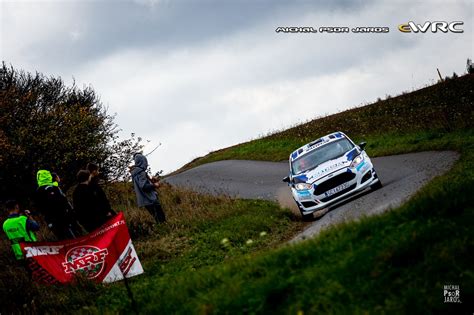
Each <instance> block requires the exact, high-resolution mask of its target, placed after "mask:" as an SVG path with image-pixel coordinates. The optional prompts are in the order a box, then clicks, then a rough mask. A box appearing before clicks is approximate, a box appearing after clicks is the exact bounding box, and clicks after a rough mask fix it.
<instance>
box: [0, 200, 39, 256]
mask: <svg viewBox="0 0 474 315" xmlns="http://www.w3.org/2000/svg"><path fill="white" fill-rule="evenodd" d="M6 206H7V211H8V218H7V219H6V220H5V222H3V231H4V232H5V234H6V235H7V237H8V239H9V240H10V242H11V245H12V250H13V253H14V254H15V258H16V259H17V260H22V259H24V257H23V253H22V251H21V247H20V242H36V235H35V233H34V232H35V231H38V230H39V224H38V223H37V222H36V221H34V220H33V219H32V218H31V217H30V211H29V210H25V211H23V213H21V211H20V206H19V205H18V202H16V201H15V200H9V201H7V204H6Z"/></svg>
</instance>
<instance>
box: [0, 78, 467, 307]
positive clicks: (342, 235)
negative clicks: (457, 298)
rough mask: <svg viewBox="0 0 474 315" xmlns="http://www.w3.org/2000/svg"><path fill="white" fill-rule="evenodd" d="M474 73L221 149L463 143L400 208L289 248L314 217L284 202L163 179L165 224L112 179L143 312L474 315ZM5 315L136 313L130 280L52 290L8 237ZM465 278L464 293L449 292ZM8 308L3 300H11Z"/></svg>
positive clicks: (220, 154)
mask: <svg viewBox="0 0 474 315" xmlns="http://www.w3.org/2000/svg"><path fill="white" fill-rule="evenodd" d="M473 83H474V77H473V76H463V77H461V78H455V79H452V80H448V81H446V82H442V83H439V84H436V85H434V86H431V87H427V88H425V89H422V90H419V91H415V92H413V93H409V94H406V95H401V96H399V97H396V98H391V99H388V100H384V101H381V102H378V103H375V104H372V105H369V106H365V107H362V108H355V109H352V110H349V111H346V112H342V113H338V114H335V115H332V116H329V117H326V118H321V119H318V120H315V121H312V122H308V123H306V124H303V125H301V126H296V127H294V128H291V129H289V130H285V131H282V132H280V133H276V134H273V135H270V136H268V137H265V138H262V139H258V140H255V141H251V142H248V143H244V144H241V145H238V146H235V147H232V148H227V149H224V150H221V151H217V152H214V153H211V154H210V155H208V156H206V157H204V158H201V159H199V160H196V161H194V162H193V163H192V164H190V165H188V166H187V167H190V166H191V165H198V164H200V163H205V162H209V161H212V160H218V159H223V158H229V159H230V158H233V159H234V158H243V159H261V160H283V159H286V158H287V156H288V154H289V153H290V152H291V151H292V150H293V149H294V148H295V147H298V146H299V145H301V144H304V143H305V142H307V141H308V140H310V139H313V138H316V137H319V136H321V135H322V134H325V133H328V132H330V131H333V130H342V131H344V132H346V133H347V134H348V135H350V136H351V137H353V138H355V140H362V139H364V140H367V141H368V143H369V144H368V150H369V152H370V154H372V155H382V154H385V153H402V152H411V151H419V150H439V149H447V150H456V151H458V152H459V153H460V154H461V157H460V159H459V160H458V161H457V162H456V164H455V166H454V167H453V169H452V170H450V171H449V172H448V173H447V174H445V175H443V176H441V177H438V178H436V179H435V180H434V181H432V182H431V183H429V184H428V185H427V186H425V187H424V188H423V189H422V190H421V191H420V192H418V193H417V194H416V195H415V196H414V197H413V198H411V199H410V201H409V202H407V203H406V204H405V205H403V206H402V207H400V208H397V209H393V211H390V212H388V213H385V214H382V215H378V216H374V217H370V218H364V219H362V220H361V221H359V222H352V223H346V224H342V225H338V226H336V227H333V228H330V229H327V230H326V231H324V232H323V233H321V234H320V235H319V236H318V237H316V238H314V239H311V240H306V241H303V242H301V243H298V244H295V245H282V244H285V241H286V240H288V239H289V238H290V237H291V236H293V235H295V234H296V233H298V232H299V231H300V230H301V229H302V228H303V227H304V223H302V222H301V221H299V217H295V216H294V215H293V214H292V213H291V212H290V211H289V210H287V209H281V208H279V207H278V205H276V204H275V203H272V202H267V201H256V200H255V201H254V200H234V199H230V198H228V197H225V196H223V197H212V196H205V195H199V194H196V193H193V192H188V191H183V190H179V189H174V188H171V187H163V188H162V189H161V191H160V196H161V198H162V201H163V204H164V208H165V211H166V213H167V215H168V218H169V221H168V223H167V224H166V225H160V226H153V223H152V219H151V218H150V217H149V216H148V215H147V214H146V213H145V212H144V211H142V210H139V209H135V208H133V207H130V206H124V205H127V204H130V202H133V195H132V194H131V191H130V189H131V188H130V187H128V186H124V187H113V191H114V192H115V194H114V196H117V197H114V200H115V203H116V208H117V209H118V210H122V209H125V213H126V218H127V223H128V226H129V229H130V231H131V234H132V237H133V239H134V244H135V246H136V249H137V252H138V255H139V257H140V259H141V261H142V263H143V265H144V269H145V274H144V275H141V276H138V277H135V278H132V279H130V287H131V289H132V291H133V294H134V297H135V299H136V302H137V311H138V312H139V313H144V314H170V313H173V314H221V313H232V314H233V313H251V314H257V313H258V314H315V313H342V314H348V313H349V314H365V313H397V314H399V313H416V314H432V313H440V314H441V313H443V314H448V313H449V314H462V313H466V314H472V312H473V311H474V264H473V263H472V261H473V259H474V254H473V253H474V229H473V228H472V227H473V226H474V194H473V193H472V187H474V128H473V109H474V106H473V104H474V101H473V100H474V93H473V87H474V84H473ZM0 245H2V250H1V251H0V253H1V255H0V262H1V264H2V266H4V268H3V269H2V270H0V284H1V285H0V296H1V298H0V299H1V300H0V302H1V303H0V306H1V309H2V313H12V312H15V313H19V312H22V311H23V312H30V311H32V312H39V313H45V312H48V313H65V312H67V313H71V312H78V313H131V312H133V308H132V305H131V303H130V301H129V298H128V296H127V292H126V290H125V288H124V285H123V283H114V284H111V285H95V284H92V283H88V282H86V281H79V282H78V283H77V284H76V285H75V286H69V287H54V286H49V287H44V286H37V285H35V284H32V283H30V282H29V281H28V279H27V277H26V276H25V273H24V272H22V271H21V270H19V269H18V268H17V267H15V266H14V265H13V261H12V258H11V255H9V252H8V243H6V242H3V243H0ZM450 284H454V285H459V287H460V295H461V301H462V303H461V304H449V303H444V297H443V294H444V285H450ZM3 310H4V311H3Z"/></svg>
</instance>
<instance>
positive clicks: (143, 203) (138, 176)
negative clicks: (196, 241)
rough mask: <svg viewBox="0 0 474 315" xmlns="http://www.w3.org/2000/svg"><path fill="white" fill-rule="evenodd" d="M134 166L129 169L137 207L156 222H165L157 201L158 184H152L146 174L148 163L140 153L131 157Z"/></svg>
mask: <svg viewBox="0 0 474 315" xmlns="http://www.w3.org/2000/svg"><path fill="white" fill-rule="evenodd" d="M133 159H134V161H135V165H133V166H132V167H131V168H130V173H132V181H133V187H134V189H135V194H136V195H137V204H138V206H139V207H145V208H146V209H147V210H148V212H150V214H151V215H152V216H153V218H154V219H155V221H156V222H165V221H166V218H165V213H164V212H163V208H162V207H161V204H160V202H159V200H158V193H157V192H156V188H158V186H159V183H158V182H156V183H153V182H152V181H151V179H150V177H149V176H148V174H147V173H146V170H147V168H148V161H147V159H146V157H145V156H144V155H142V154H140V153H137V154H135V155H134V156H133Z"/></svg>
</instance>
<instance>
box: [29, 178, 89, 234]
mask: <svg viewBox="0 0 474 315" xmlns="http://www.w3.org/2000/svg"><path fill="white" fill-rule="evenodd" d="M36 179H37V182H38V189H37V190H36V193H35V197H34V205H35V207H36V208H37V209H38V210H39V212H40V213H41V214H43V216H44V219H45V221H46V223H47V224H48V228H50V229H51V231H52V232H53V234H54V235H56V237H57V238H58V239H59V240H62V239H69V238H76V237H78V236H80V235H81V229H80V227H79V225H78V224H77V220H76V216H75V213H74V210H73V208H72V206H71V204H70V203H69V201H68V200H67V198H66V196H65V195H64V193H63V192H62V191H61V189H59V187H58V186H57V185H55V184H54V183H53V177H52V175H51V172H49V171H48V170H39V171H38V173H37V174H36Z"/></svg>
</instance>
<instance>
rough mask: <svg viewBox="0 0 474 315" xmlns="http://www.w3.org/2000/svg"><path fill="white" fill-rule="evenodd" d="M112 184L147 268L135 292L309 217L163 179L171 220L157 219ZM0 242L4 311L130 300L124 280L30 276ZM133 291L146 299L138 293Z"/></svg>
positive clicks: (225, 257) (262, 243)
mask: <svg viewBox="0 0 474 315" xmlns="http://www.w3.org/2000/svg"><path fill="white" fill-rule="evenodd" d="M113 190H114V193H113V192H112V191H109V192H108V194H109V196H111V197H113V198H114V200H115V203H116V204H124V205H127V206H120V205H119V206H116V207H115V208H116V209H117V210H123V211H124V213H125V216H126V221H127V225H128V227H129V231H130V234H131V235H132V238H133V240H134V245H135V248H136V250H137V253H138V256H139V257H140V260H141V262H142V265H143V267H144V270H145V274H144V275H141V276H138V277H136V278H133V279H131V280H130V282H131V285H132V288H133V290H134V291H135V290H136V285H137V284H139V283H151V284H152V283H154V282H155V281H156V279H161V278H166V277H173V276H176V275H186V274H190V273H194V272H195V271H196V270H200V269H202V268H205V267H208V266H215V265H219V264H226V263H228V262H230V261H232V260H234V259H236V258H238V257H242V256H244V255H250V256H252V255H255V254H256V253H259V252H263V251H268V250H270V249H272V248H275V247H277V246H279V245H280V244H281V243H284V242H286V241H287V240H288V239H290V238H291V237H292V236H293V235H295V233H297V232H298V231H301V230H302V229H303V227H304V225H305V224H306V223H303V222H302V221H301V220H300V218H299V216H296V215H295V214H293V213H292V212H291V211H290V210H288V209H282V208H280V207H279V206H278V205H277V204H276V203H273V202H269V201H258V200H235V199H231V198H229V197H226V196H219V197H215V196H209V195H201V194H198V193H195V192H192V191H187V190H183V189H179V188H172V187H170V186H168V185H164V186H162V187H161V188H160V197H161V202H162V204H163V207H164V209H165V212H166V215H167V223H166V224H164V225H155V224H154V221H153V219H152V218H151V216H150V215H149V214H148V213H147V212H146V210H144V209H137V208H135V207H133V206H129V205H132V202H134V195H133V191H132V187H131V185H116V186H115V187H113ZM262 232H263V233H262ZM40 234H41V238H42V239H45V238H48V237H50V236H51V235H49V234H48V231H47V230H43V231H42V232H41V233H40ZM224 239H227V242H223V240H224ZM249 240H251V241H249ZM0 247H1V251H0V263H1V264H2V266H4V268H3V269H2V270H0V282H1V286H0V302H1V303H0V312H2V313H3V312H6V313H11V312H15V311H18V310H20V309H21V308H23V305H25V307H26V308H28V309H34V310H36V311H38V312H40V313H43V312H52V313H64V312H71V311H73V310H75V311H86V310H89V311H94V310H95V311H97V309H96V306H94V302H95V301H97V298H99V299H100V301H102V302H99V305H101V304H100V303H104V304H103V305H104V306H105V307H104V310H111V309H113V310H123V309H127V308H129V307H130V305H129V300H128V298H127V295H126V291H125V289H124V286H123V283H116V284H112V285H95V284H92V283H89V282H87V281H84V280H80V281H79V282H78V284H77V285H74V286H66V287H64V286H58V287H56V286H41V285H36V284H34V283H31V282H30V281H28V277H27V276H26V273H25V272H24V270H23V269H21V267H17V266H15V261H14V259H13V257H12V255H11V253H10V248H9V243H8V242H6V241H3V242H1V243H0ZM135 294H136V296H137V299H138V300H139V301H140V305H141V304H142V302H141V295H140V292H138V291H136V292H135ZM91 304H92V306H91V307H89V308H87V307H88V306H89V305H91ZM84 307H86V308H84Z"/></svg>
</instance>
